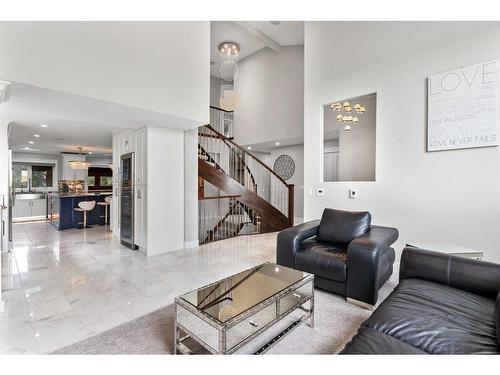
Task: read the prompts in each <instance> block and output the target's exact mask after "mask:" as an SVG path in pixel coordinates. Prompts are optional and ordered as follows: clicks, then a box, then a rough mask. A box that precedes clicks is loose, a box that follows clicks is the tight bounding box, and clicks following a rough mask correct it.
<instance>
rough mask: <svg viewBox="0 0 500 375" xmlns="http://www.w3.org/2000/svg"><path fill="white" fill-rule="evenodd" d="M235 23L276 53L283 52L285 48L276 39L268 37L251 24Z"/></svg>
mask: <svg viewBox="0 0 500 375" xmlns="http://www.w3.org/2000/svg"><path fill="white" fill-rule="evenodd" d="M234 23H235V24H236V25H238V26H240V27H241V28H242V29H244V30H245V31H247V32H248V33H249V34H251V35H252V36H254V37H255V38H257V39H258V40H260V41H261V42H262V43H264V44H265V45H266V46H267V47H269V48H271V49H272V50H274V51H276V52H281V50H282V49H283V46H282V45H281V44H279V43H278V42H277V41H275V40H274V39H272V38H270V37H268V36H267V35H266V34H264V33H263V32H262V31H260V30H259V29H257V28H256V27H254V26H252V25H251V24H250V22H246V21H234Z"/></svg>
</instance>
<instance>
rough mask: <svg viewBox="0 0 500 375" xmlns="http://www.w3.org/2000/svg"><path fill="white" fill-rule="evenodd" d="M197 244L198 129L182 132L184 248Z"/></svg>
mask: <svg viewBox="0 0 500 375" xmlns="http://www.w3.org/2000/svg"><path fill="white" fill-rule="evenodd" d="M197 245H198V129H194V130H189V131H185V132H184V248H189V247H193V246H197Z"/></svg>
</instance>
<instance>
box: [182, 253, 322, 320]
mask: <svg viewBox="0 0 500 375" xmlns="http://www.w3.org/2000/svg"><path fill="white" fill-rule="evenodd" d="M306 278H311V279H312V275H311V274H309V273H306V272H302V271H297V270H294V269H291V268H288V267H283V266H279V265H276V264H273V263H264V264H261V265H260V266H257V267H254V268H251V269H249V270H246V271H243V272H240V273H238V274H236V275H233V276H230V277H228V278H225V279H223V280H220V281H218V282H216V283H213V284H210V285H207V286H205V287H202V288H200V289H197V290H193V291H191V292H189V293H186V294H184V295H182V296H180V297H179V298H181V299H182V300H184V301H185V302H188V303H189V304H191V305H192V306H194V307H195V308H197V309H198V310H201V311H203V312H205V313H207V314H209V315H210V316H211V317H212V318H214V319H216V320H218V321H219V322H221V323H224V322H225V321H227V320H229V319H232V318H234V317H235V316H237V315H240V314H242V313H244V312H245V311H247V310H249V309H250V308H252V307H254V306H256V305H258V304H259V303H261V302H264V301H265V300H267V299H269V298H270V297H272V296H274V295H275V294H277V293H279V292H281V291H283V290H285V289H287V288H289V287H290V286H292V285H294V284H296V283H298V282H299V281H301V280H304V279H306Z"/></svg>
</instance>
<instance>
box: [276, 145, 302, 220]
mask: <svg viewBox="0 0 500 375" xmlns="http://www.w3.org/2000/svg"><path fill="white" fill-rule="evenodd" d="M280 155H290V156H291V158H292V159H293V160H294V162H295V172H294V174H293V176H292V177H291V178H290V179H289V180H287V181H286V182H287V183H288V184H294V185H295V191H294V222H295V224H297V223H300V222H302V221H303V217H304V145H302V144H301V145H294V146H286V147H277V148H273V149H272V150H271V156H270V162H269V166H270V167H271V168H273V166H274V162H275V161H276V159H277V158H278V157H279V156H280Z"/></svg>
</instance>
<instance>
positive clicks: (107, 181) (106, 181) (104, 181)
mask: <svg viewBox="0 0 500 375" xmlns="http://www.w3.org/2000/svg"><path fill="white" fill-rule="evenodd" d="M99 185H101V187H103V186H106V187H109V186H113V178H112V177H110V176H101V177H100V178H99Z"/></svg>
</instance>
